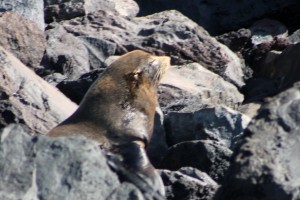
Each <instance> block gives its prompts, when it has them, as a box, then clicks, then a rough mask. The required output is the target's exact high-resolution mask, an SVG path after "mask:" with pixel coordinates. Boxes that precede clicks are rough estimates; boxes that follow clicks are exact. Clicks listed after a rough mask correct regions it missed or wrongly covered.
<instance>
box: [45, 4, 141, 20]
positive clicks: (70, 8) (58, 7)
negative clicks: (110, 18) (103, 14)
mask: <svg viewBox="0 0 300 200" xmlns="http://www.w3.org/2000/svg"><path fill="white" fill-rule="evenodd" d="M44 2H45V21H46V22H47V23H49V22H52V21H53V20H56V21H62V20H68V19H72V18H75V17H80V16H84V15H87V14H89V13H92V12H95V11H97V10H110V11H113V12H116V13H118V14H119V15H121V16H122V17H129V18H131V17H135V16H136V15H137V13H138V12H139V7H138V5H137V3H136V2H135V1H133V0H118V2H116V1H113V0H93V1H90V0H63V1H56V0H45V1H44Z"/></svg>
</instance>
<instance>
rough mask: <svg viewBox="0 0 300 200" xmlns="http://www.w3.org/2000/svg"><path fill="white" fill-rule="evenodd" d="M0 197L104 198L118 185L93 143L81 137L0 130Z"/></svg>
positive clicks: (12, 129)
mask: <svg viewBox="0 0 300 200" xmlns="http://www.w3.org/2000/svg"><path fill="white" fill-rule="evenodd" d="M1 141H2V142H1V150H0V169H1V170H0V173H1V176H0V179H1V183H2V184H1V186H0V187H1V192H0V196H1V199H19V198H25V199H66V198H67V197H68V198H70V199H82V198H84V199H105V198H106V197H108V196H109V195H110V194H111V193H112V192H113V190H114V189H115V188H117V187H118V186H119V185H120V182H119V181H118V177H117V175H116V174H114V173H113V172H112V171H111V170H110V168H109V167H108V165H107V163H106V159H105V156H104V155H103V154H102V153H101V151H100V150H99V149H98V147H97V146H96V145H92V144H91V143H89V142H88V141H87V140H84V139H83V138H69V139H68V138H60V139H50V138H47V137H45V136H39V137H35V138H31V137H30V136H29V135H28V134H27V132H26V131H25V130H24V129H22V128H21V127H19V126H13V125H12V126H9V127H7V128H6V129H4V130H3V131H2V135H1Z"/></svg>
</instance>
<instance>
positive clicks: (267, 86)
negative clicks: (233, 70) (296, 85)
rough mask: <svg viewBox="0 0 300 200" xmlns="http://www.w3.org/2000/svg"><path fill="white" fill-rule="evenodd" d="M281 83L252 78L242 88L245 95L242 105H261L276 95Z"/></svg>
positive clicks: (276, 80)
mask: <svg viewBox="0 0 300 200" xmlns="http://www.w3.org/2000/svg"><path fill="white" fill-rule="evenodd" d="M280 84H281V81H280V80H278V79H275V80H274V79H265V78H252V79H249V80H248V81H247V82H246V85H245V86H244V87H243V88H242V92H243V94H244V95H245V101H244V103H249V102H259V103H262V102H263V101H264V99H265V98H267V97H272V96H274V95H276V94H277V93H278V92H279V91H280V90H279V89H280Z"/></svg>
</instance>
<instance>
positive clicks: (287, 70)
mask: <svg viewBox="0 0 300 200" xmlns="http://www.w3.org/2000/svg"><path fill="white" fill-rule="evenodd" d="M299 51H300V44H299V43H298V44H294V45H290V46H289V47H288V48H286V49H285V50H284V51H283V52H282V53H281V54H275V55H273V58H272V59H269V58H266V59H265V60H264V61H263V62H261V63H260V65H259V68H260V70H259V71H258V73H259V75H260V76H261V77H264V78H268V79H273V80H278V81H279V86H278V88H279V89H278V90H279V91H283V90H284V89H287V88H288V87H291V86H292V85H293V84H294V83H295V82H297V81H299V80H300V78H299V77H300V76H299V73H300V71H299V64H300V57H299ZM283 66H284V67H283Z"/></svg>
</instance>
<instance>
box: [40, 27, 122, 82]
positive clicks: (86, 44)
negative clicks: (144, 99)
mask: <svg viewBox="0 0 300 200" xmlns="http://www.w3.org/2000/svg"><path fill="white" fill-rule="evenodd" d="M46 33H47V38H48V40H47V49H46V51H45V55H44V57H43V60H42V63H41V65H42V67H41V69H39V70H37V73H38V74H39V75H41V76H43V77H44V76H48V75H50V74H51V73H54V72H55V73H61V74H63V75H65V76H67V77H68V80H69V81H75V80H77V79H79V78H80V77H81V76H82V75H83V74H85V73H88V72H90V70H95V69H99V68H104V67H106V64H105V60H106V59H107V58H108V57H109V56H111V55H114V54H115V51H116V45H115V44H114V43H112V42H109V41H107V40H103V39H100V38H97V37H91V36H80V37H75V36H74V35H72V34H70V33H68V32H67V31H66V30H65V29H64V28H63V27H62V26H61V25H59V24H57V23H53V24H51V25H49V28H48V30H47V31H46Z"/></svg>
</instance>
